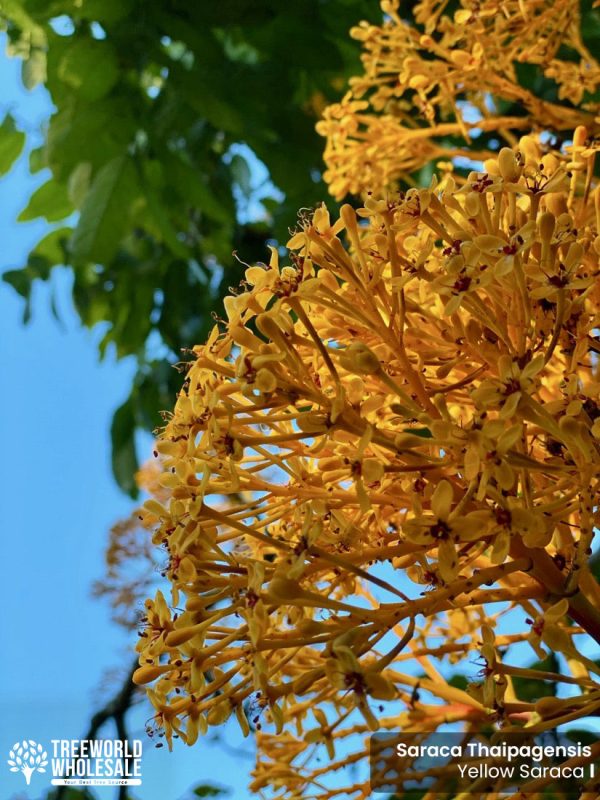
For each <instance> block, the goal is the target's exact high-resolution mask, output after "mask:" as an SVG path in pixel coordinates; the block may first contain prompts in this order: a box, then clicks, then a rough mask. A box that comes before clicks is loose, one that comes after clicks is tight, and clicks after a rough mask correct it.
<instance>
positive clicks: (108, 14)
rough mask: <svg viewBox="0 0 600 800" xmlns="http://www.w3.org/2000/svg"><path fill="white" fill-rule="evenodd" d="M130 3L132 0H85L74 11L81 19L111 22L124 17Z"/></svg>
mask: <svg viewBox="0 0 600 800" xmlns="http://www.w3.org/2000/svg"><path fill="white" fill-rule="evenodd" d="M132 5H133V3H132V0H85V2H84V3H82V4H81V8H80V9H77V10H76V11H75V13H76V14H77V16H78V17H81V18H82V19H89V20H95V21H96V22H103V23H111V22H118V21H119V20H121V19H123V17H126V16H127V15H128V14H129V12H130V11H131V6H132Z"/></svg>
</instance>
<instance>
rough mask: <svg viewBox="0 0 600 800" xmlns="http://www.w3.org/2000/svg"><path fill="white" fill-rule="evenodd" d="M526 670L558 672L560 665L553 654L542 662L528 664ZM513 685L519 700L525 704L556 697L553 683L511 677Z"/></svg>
mask: <svg viewBox="0 0 600 800" xmlns="http://www.w3.org/2000/svg"><path fill="white" fill-rule="evenodd" d="M527 669H535V670H541V671H543V672H560V664H559V663H558V659H557V658H556V655H555V654H554V653H550V655H549V656H548V657H547V658H545V659H544V660H543V661H535V662H534V663H533V664H529V666H528V667H527ZM512 680H513V685H514V687H515V692H516V695H517V697H518V698H519V700H522V701H523V702H526V703H535V701H536V700H539V698H540V697H554V696H555V695H556V684H555V683H554V682H553V681H543V680H538V679H537V678H520V677H518V676H517V675H515V676H513V679H512Z"/></svg>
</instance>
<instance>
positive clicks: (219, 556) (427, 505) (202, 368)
mask: <svg viewBox="0 0 600 800" xmlns="http://www.w3.org/2000/svg"><path fill="white" fill-rule="evenodd" d="M484 5H485V4H484ZM559 7H560V8H563V4H559ZM482 8H483V9H484V10H485V8H487V7H485V8H484V6H482ZM535 8H536V9H537V8H538V6H537V5H536V6H535ZM463 10H464V9H463ZM509 11H510V13H511V14H513V17H514V13H516V12H514V9H513V7H512V5H510V7H509ZM482 13H483V12H482ZM540 13H541V12H540ZM548 13H549V14H550V12H548ZM532 16H535V11H532ZM465 19H466V18H465ZM394 24H396V23H394ZM465 24H467V22H466V21H463V22H461V25H465ZM477 24H488V23H487V22H484V21H480V22H478V23H477ZM502 24H503V23H502ZM528 46H529V47H530V48H531V50H530V52H531V53H537V54H538V55H539V54H540V52H541V51H540V50H539V48H538V46H537V44H536V42H535V40H534V39H532V38H531V37H530V39H529V45H528ZM485 57H486V55H485V54H481V53H479V54H478V55H477V58H480V59H484V58H485ZM461 58H462V57H461ZM469 68H470V67H469ZM595 150H596V145H594V143H593V142H592V141H591V140H590V137H589V136H588V132H587V131H585V130H582V129H577V131H576V132H575V135H574V137H573V144H572V145H569V146H568V147H567V146H565V147H564V148H562V149H560V150H552V151H551V150H550V148H549V146H548V145H547V144H545V143H544V141H540V140H539V139H536V137H535V136H532V135H527V136H524V137H523V138H522V139H521V140H520V141H519V142H516V143H515V145H514V147H512V148H503V149H501V151H500V153H499V154H498V156H497V157H494V158H491V157H490V158H489V159H487V160H486V162H485V164H484V171H477V172H473V173H472V174H471V175H469V176H468V177H466V178H464V179H463V178H461V177H460V176H459V175H451V174H450V173H449V172H448V171H446V172H445V173H444V174H442V175H440V176H439V177H438V178H436V179H434V180H432V181H431V183H430V185H429V186H428V187H427V188H420V189H416V188H415V189H414V190H411V191H408V192H406V193H398V194H395V195H386V196H383V197H382V196H377V195H376V194H374V195H372V196H371V197H370V198H369V199H368V200H366V201H365V203H364V205H363V206H362V207H361V208H360V209H358V210H356V211H355V210H354V209H353V208H351V207H350V206H344V207H343V208H342V210H341V213H340V217H339V219H333V220H332V219H331V218H330V216H329V214H328V212H327V210H326V209H325V208H324V207H320V208H319V209H317V210H316V212H315V213H314V214H312V215H310V214H307V213H305V212H304V213H303V215H302V217H301V219H300V222H299V226H298V228H297V230H296V231H295V233H294V234H293V236H292V238H291V241H290V242H289V254H288V256H287V257H284V256H283V255H281V254H279V253H277V252H275V251H273V252H272V254H271V259H270V263H269V265H268V266H266V267H257V266H251V267H249V268H248V269H247V270H246V273H245V281H244V283H243V285H242V288H241V290H240V292H239V293H238V294H235V295H232V299H231V300H230V301H228V302H227V303H226V308H227V319H226V320H223V321H219V322H218V323H217V324H216V325H215V327H214V329H213V331H212V332H211V334H210V336H209V339H208V341H207V343H206V344H204V345H199V346H197V347H195V348H194V350H193V356H192V358H191V360H190V363H189V364H188V365H187V374H186V381H185V385H184V388H183V389H182V392H181V393H180V396H179V398H178V401H177V404H176V406H175V409H174V412H173V415H172V417H170V418H169V420H168V422H167V424H166V426H165V429H164V430H163V431H162V434H161V437H160V439H159V442H158V444H157V452H158V453H159V454H160V463H161V465H162V469H163V471H162V474H161V478H160V480H159V484H160V490H161V492H162V494H161V495H160V498H159V497H155V498H153V499H152V500H150V501H148V503H147V504H146V507H145V511H144V515H143V516H144V519H145V521H146V524H154V532H153V541H154V543H155V544H156V545H157V546H159V547H160V548H161V549H162V553H163V557H164V558H165V559H166V561H167V567H166V569H165V572H166V577H167V580H168V581H169V583H170V585H171V597H170V598H167V597H166V596H164V595H157V596H156V598H155V599H154V600H152V601H148V603H147V615H146V616H147V620H146V628H145V630H144V631H142V636H141V637H140V639H139V644H138V651H139V657H140V667H139V669H138V671H137V672H136V674H135V680H136V682H137V683H139V684H141V685H147V686H148V687H149V688H148V692H149V697H150V699H151V702H152V703H153V705H154V708H155V710H156V716H155V719H154V724H155V725H156V727H157V728H158V729H159V730H164V733H165V735H166V736H167V739H168V741H170V740H171V738H172V737H174V736H175V735H177V736H179V737H180V738H181V739H182V740H183V741H185V742H187V743H188V744H192V743H193V742H195V741H196V739H197V737H198V736H200V735H202V734H203V732H205V731H206V730H208V729H209V728H210V727H211V726H217V725H220V724H222V723H223V722H224V721H225V720H227V719H228V718H231V719H235V721H236V722H237V724H238V725H239V726H240V729H241V731H242V732H243V734H244V735H250V734H251V733H253V732H254V734H255V735H256V737H257V743H258V748H259V752H258V763H257V766H256V770H255V773H254V779H253V784H252V785H253V786H254V787H255V791H263V790H268V791H269V792H271V793H272V794H275V795H276V796H277V793H279V796H281V797H290V798H291V797H295V796H297V797H301V796H309V795H311V796H312V795H313V794H315V792H316V793H317V794H318V796H322V797H323V798H329V797H334V796H335V794H333V795H332V794H331V792H330V791H329V789H327V787H326V786H325V784H323V783H322V782H323V780H325V779H326V776H325V775H324V774H323V770H326V771H328V773H331V771H332V770H333V771H335V770H337V769H338V768H339V769H342V768H344V767H345V766H347V765H348V764H349V763H352V762H353V761H360V760H361V759H362V758H363V757H364V752H365V751H364V748H363V747H362V744H361V745H360V746H358V747H357V746H356V741H355V739H353V738H352V737H353V736H354V737H356V735H366V734H368V733H369V732H370V731H372V730H376V729H382V730H386V729H394V728H395V727H398V726H405V727H410V728H411V729H413V730H414V729H415V726H416V729H418V730H422V731H427V730H432V729H435V728H437V727H438V726H439V725H441V724H443V723H444V722H445V721H452V722H463V723H464V724H465V725H467V726H468V725H473V724H488V725H489V724H496V723H498V724H499V723H500V722H501V723H502V724H503V725H504V726H507V727H510V726H515V727H519V726H523V725H524V724H525V723H527V724H528V725H529V724H530V725H531V727H532V729H534V730H535V726H536V725H545V724H547V722H548V720H547V719H546V718H544V717H542V716H541V715H540V713H539V709H538V708H537V707H536V703H535V702H532V701H531V700H530V699H529V700H525V701H520V700H519V699H518V697H516V696H515V692H514V687H513V686H512V684H511V680H509V678H510V676H512V675H518V674H519V673H518V670H519V668H518V667H515V666H514V664H512V663H511V660H510V653H511V648H512V646H513V645H518V644H520V643H523V642H529V643H530V644H531V645H532V646H533V647H534V648H535V649H536V650H538V649H539V648H540V647H541V645H542V644H545V645H546V646H547V647H551V648H552V649H557V650H559V651H560V652H561V653H563V655H564V656H565V658H566V659H567V661H568V664H569V670H570V672H569V675H568V676H567V677H568V680H569V682H570V683H571V684H574V685H576V686H577V687H578V689H579V691H580V692H581V693H582V695H583V696H586V695H589V697H592V698H593V697H595V695H594V694H593V692H594V691H596V688H595V686H596V683H595V682H596V677H593V676H596V675H597V672H594V670H593V668H592V663H591V662H590V661H588V660H586V658H584V657H583V656H580V655H579V654H578V649H577V647H576V646H575V644H573V637H574V636H575V635H576V634H579V633H580V632H581V631H584V630H585V631H587V632H588V633H589V634H590V635H591V636H593V637H595V638H596V639H597V640H600V616H599V614H598V611H597V608H598V606H599V604H600V591H599V590H598V586H597V583H596V582H595V580H594V578H593V575H592V572H591V569H590V565H589V554H590V552H591V550H590V548H591V546H592V539H593V536H594V530H595V528H596V527H597V526H598V523H599V522H600V519H599V511H598V507H597V504H596V502H595V499H594V498H596V496H597V494H598V490H599V487H600V483H599V481H600V448H599V445H598V434H597V431H598V420H599V419H600V410H599V406H598V386H599V385H600V374H599V362H598V357H597V353H598V350H599V346H598V335H597V331H598V328H599V327H600V290H599V289H600V286H599V277H598V253H599V248H600V245H599V244H598V243H599V242H600V239H599V224H600V219H599V218H600V190H599V188H598V186H597V181H596V178H595V177H594V158H595ZM573 164H575V166H576V168H572V165H573ZM540 165H541V166H540ZM280 262H281V263H280ZM540 276H544V277H543V279H541V277H540ZM557 278H558V280H557ZM563 278H564V279H563ZM540 287H546V288H547V289H548V292H547V293H542V292H540V291H539V290H540ZM551 289H552V291H550V290H551ZM554 289H556V292H555V291H554ZM456 298H459V299H458V300H457V299H456ZM561 597H564V600H562V599H560V598H561ZM549 598H551V599H549ZM492 604H494V607H495V608H498V605H500V606H501V607H502V609H503V610H502V612H498V613H497V614H495V615H492V614H491V613H490V611H489V608H490V606H491V605H492ZM549 606H550V608H549ZM509 611H511V612H513V614H512V616H511V619H512V620H514V622H513V623H512V624H511V628H510V632H508V633H507V632H504V631H503V630H502V629H501V627H500V626H499V625H497V620H498V619H500V618H501V616H502V614H505V613H507V612H509ZM525 619H529V620H533V622H531V623H530V624H528V623H526V622H525ZM519 620H521V623H519ZM542 623H543V624H542ZM481 630H483V632H484V633H483V639H484V642H483V650H482V651H481V652H482V653H483V657H484V659H485V663H486V667H485V669H486V674H485V680H484V685H483V686H482V687H479V689H478V688H477V687H474V688H473V687H471V689H469V690H468V691H466V690H463V689H461V688H457V687H456V686H454V685H452V684H451V683H449V682H448V681H446V680H445V679H444V677H443V675H444V674H447V673H446V672H445V666H447V663H455V662H456V661H458V660H459V659H462V660H463V661H466V662H467V663H468V662H469V660H470V657H471V655H472V654H473V653H474V652H478V651H479V650H480V649H481V647H482V645H481V642H480V633H479V632H480V631H481ZM536 637H537V638H536ZM543 652H545V651H543ZM413 659H414V663H413V667H414V665H415V664H417V665H418V669H416V668H412V669H409V668H407V667H406V664H405V662H407V661H411V660H413ZM446 659H447V661H445V660H446ZM417 671H418V673H420V674H422V675H423V677H415V674H416V672H417ZM507 676H508V677H507ZM559 679H560V676H559V678H555V677H552V680H559ZM581 708H582V709H583V706H582V707H581ZM569 713H576V712H573V711H571V710H569ZM582 713H583V711H582ZM536 715H537V716H536ZM315 720H316V724H317V726H318V727H317V728H315ZM338 745H339V746H338ZM261 748H262V749H261ZM321 748H325V749H326V750H327V752H328V753H329V754H330V757H331V758H333V757H335V758H336V759H337V760H336V761H334V762H333V763H332V764H330V763H329V761H328V762H327V766H326V767H324V766H323V765H322V764H321V765H320V764H319V763H318V761H317V760H316V759H317V758H318V753H319V752H320V749H321ZM331 754H333V756H332V755H331ZM315 787H316V788H315ZM324 787H325V788H324ZM360 791H362V792H363V796H368V791H369V790H368V786H367V784H365V785H364V786H362V787H361V788H360ZM328 792H329V793H328Z"/></svg>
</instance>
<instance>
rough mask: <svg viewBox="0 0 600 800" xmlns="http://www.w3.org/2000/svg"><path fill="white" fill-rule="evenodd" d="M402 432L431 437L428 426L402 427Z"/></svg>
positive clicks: (426, 437) (423, 437)
mask: <svg viewBox="0 0 600 800" xmlns="http://www.w3.org/2000/svg"><path fill="white" fill-rule="evenodd" d="M403 430H404V433H412V434H414V435H415V436H420V437H421V438H422V439H432V438H433V434H432V433H431V431H430V430H429V428H403Z"/></svg>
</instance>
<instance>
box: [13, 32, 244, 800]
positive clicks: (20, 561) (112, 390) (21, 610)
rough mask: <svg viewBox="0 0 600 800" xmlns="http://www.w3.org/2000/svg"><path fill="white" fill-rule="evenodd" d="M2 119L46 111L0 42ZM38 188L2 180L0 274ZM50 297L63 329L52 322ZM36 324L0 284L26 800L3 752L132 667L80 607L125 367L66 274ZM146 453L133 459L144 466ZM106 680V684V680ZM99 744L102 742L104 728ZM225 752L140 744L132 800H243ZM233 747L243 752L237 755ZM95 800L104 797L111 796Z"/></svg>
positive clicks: (16, 685)
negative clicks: (81, 316) (15, 751)
mask: <svg viewBox="0 0 600 800" xmlns="http://www.w3.org/2000/svg"><path fill="white" fill-rule="evenodd" d="M0 53H1V54H0V86H1V87H2V92H1V93H0V119H1V118H2V117H3V116H4V114H5V113H6V111H11V113H12V114H13V116H15V118H16V120H17V122H18V124H19V126H20V127H21V128H22V129H23V130H27V131H29V132H33V131H35V129H36V128H37V126H38V125H39V123H40V122H42V121H43V120H44V119H45V118H46V117H47V116H48V114H49V113H50V111H51V104H50V101H49V98H48V96H47V94H46V93H45V91H44V90H43V89H36V90H35V91H34V92H26V91H25V90H24V89H23V88H22V86H21V82H20V78H19V64H18V62H15V61H12V60H9V59H7V58H6V57H5V55H4V41H3V40H0ZM45 179H46V176H45V175H44V174H42V173H41V174H38V175H36V176H33V177H32V176H30V175H29V174H28V170H27V160H26V158H21V160H20V161H19V163H18V164H17V165H15V167H14V168H13V170H12V171H11V172H10V173H9V174H8V175H7V176H5V177H4V178H2V179H0V237H1V238H0V241H1V242H2V245H1V248H0V270H1V271H5V270H7V269H16V268H18V267H20V266H22V265H23V263H24V262H25V259H26V255H27V253H28V251H29V249H30V247H31V246H32V245H33V244H35V242H36V241H38V239H40V238H41V236H42V235H43V234H44V232H45V230H46V225H45V223H44V222H43V221H42V222H40V221H36V222H32V223H26V224H22V223H21V224H18V225H17V224H16V223H15V218H16V216H17V214H18V213H19V211H20V210H21V209H22V208H23V206H24V205H25V203H26V198H27V197H28V195H29V193H30V192H31V190H32V188H35V187H36V186H37V185H39V184H41V183H42V182H43V181H44V180H45ZM51 291H54V293H55V295H56V298H57V304H58V308H59V311H60V317H61V321H60V323H59V322H57V321H56V320H55V319H54V317H53V316H52V314H51V312H50V296H51ZM32 309H33V316H32V320H31V322H30V323H29V324H28V325H27V326H23V325H22V323H21V317H22V313H23V301H22V299H21V298H19V297H18V295H17V294H16V293H15V292H14V291H13V290H12V289H11V288H10V287H8V286H7V285H6V284H2V283H0V387H1V390H0V403H1V409H0V435H1V440H2V443H3V453H4V464H3V468H2V471H1V472H2V482H1V492H2V507H3V515H2V517H3V529H4V537H3V538H4V545H3V551H4V552H3V559H2V564H3V575H2V580H0V608H1V609H2V616H1V620H2V630H3V646H2V652H3V658H2V660H1V662H0V786H2V787H3V789H4V791H3V792H2V797H9V798H11V800H34V799H35V800H37V799H38V798H40V797H41V796H42V795H43V794H44V792H45V790H46V789H47V788H48V777H47V776H43V775H40V774H35V775H34V776H33V777H32V779H31V786H30V787H26V786H25V781H24V780H23V776H22V775H21V774H20V773H17V774H13V773H10V772H9V771H8V768H7V767H6V765H5V761H6V758H7V756H8V751H9V749H10V748H11V746H12V745H13V743H14V742H15V741H17V740H20V739H23V738H27V739H35V740H36V741H39V742H42V743H46V744H47V745H48V746H49V744H50V739H52V738H69V739H70V738H79V737H80V736H81V735H83V733H84V731H85V729H86V728H87V726H88V724H89V719H90V716H91V713H92V712H93V710H94V709H95V708H97V707H99V705H101V703H102V699H103V698H104V699H106V698H107V697H108V696H110V695H111V694H112V692H114V690H115V689H116V688H117V686H118V684H117V683H116V682H115V681H114V680H113V681H112V682H110V681H109V682H108V689H105V690H104V691H102V690H101V689H99V686H100V685H101V684H102V683H105V684H106V683H107V681H106V675H107V674H108V672H109V671H110V670H114V669H119V668H123V666H124V665H128V664H129V663H130V660H131V655H130V653H129V648H130V646H131V640H130V637H129V636H128V635H127V634H126V633H125V632H124V631H122V630H120V629H119V628H117V627H116V626H114V625H113V624H112V623H111V621H110V616H109V610H108V608H107V606H106V605H105V604H103V603H102V602H98V601H96V600H94V599H92V598H91V596H90V586H91V584H92V582H93V581H94V580H95V579H97V578H98V577H101V575H102V570H103V547H104V543H105V541H106V532H107V531H108V529H109V528H110V526H111V524H112V523H113V522H114V521H115V520H117V519H119V518H120V517H123V516H125V515H126V514H127V513H128V512H129V511H130V509H131V502H130V501H129V500H128V498H126V497H125V496H124V495H122V494H121V493H120V491H119V490H118V488H117V487H116V485H115V483H114V481H113V479H112V475H111V471H110V443H109V428H110V419H111V416H112V413H113V411H114V410H115V409H116V408H117V407H118V406H119V405H120V404H121V403H122V402H123V400H124V399H125V397H126V396H127V394H128V391H129V385H130V380H131V377H132V375H133V372H134V364H133V363H132V362H131V361H130V360H127V359H125V360H122V361H120V362H117V361H116V359H115V357H114V354H113V353H110V352H109V353H108V355H107V357H106V359H105V361H104V362H102V363H99V361H98V357H97V347H96V346H97V342H98V341H99V339H100V338H101V336H102V330H101V329H98V328H97V329H95V330H93V331H89V330H85V329H83V328H81V326H80V325H79V324H78V321H77V316H76V314H75V312H74V310H73V306H72V303H71V301H70V275H69V273H68V271H67V270H65V269H62V270H58V271H56V273H55V275H54V276H53V279H52V282H51V285H47V284H41V283H40V284H39V285H37V286H36V287H35V291H34V296H33V304H32ZM149 449H150V448H149V442H148V441H146V442H143V443H142V446H141V452H140V456H141V457H146V456H147V455H149ZM103 678H104V679H103ZM149 716H150V711H149V708H148V706H147V705H143V706H141V707H140V708H139V709H136V710H135V711H134V712H133V713H132V714H131V715H130V730H131V732H132V734H133V735H136V736H139V737H140V738H142V739H144V740H145V734H144V721H145V720H146V718H148V717H149ZM104 735H105V736H109V737H110V736H113V735H114V732H113V731H112V730H111V729H110V727H109V726H108V727H107V729H106V731H104ZM221 736H223V737H225V739H226V747H225V748H223V747H221V746H219V745H217V744H215V743H214V742H211V741H210V739H209V740H204V741H203V742H202V743H201V744H200V745H198V746H196V747H195V748H192V749H188V748H186V747H185V746H184V745H182V744H181V743H177V744H178V746H176V748H175V751H174V752H173V753H168V751H167V750H166V748H164V749H162V750H157V749H155V748H154V747H152V746H151V745H150V743H149V742H147V741H146V740H145V745H146V746H145V752H144V758H143V764H142V768H143V785H142V787H141V788H140V789H139V790H138V791H137V793H136V798H139V800H180V798H185V797H186V796H187V790H188V789H189V788H190V787H191V786H194V785H196V784H197V783H200V782H202V780H209V781H210V782H212V783H215V784H221V785H226V786H230V787H232V789H233V792H232V794H231V795H230V796H231V797H235V798H236V800H237V798H241V800H243V799H244V798H246V797H249V795H248V793H247V790H246V788H245V787H246V783H247V777H248V772H249V770H250V769H251V766H252V763H253V762H252V746H251V745H250V743H249V742H243V740H240V736H239V734H238V733H237V731H236V729H235V728H234V727H228V728H226V729H225V730H224V731H223V732H222V733H221ZM240 748H241V751H240ZM97 796H98V797H99V798H100V799H101V800H104V798H105V799H106V800H112V798H113V797H114V796H115V794H114V790H113V789H106V788H105V789H99V790H97Z"/></svg>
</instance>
